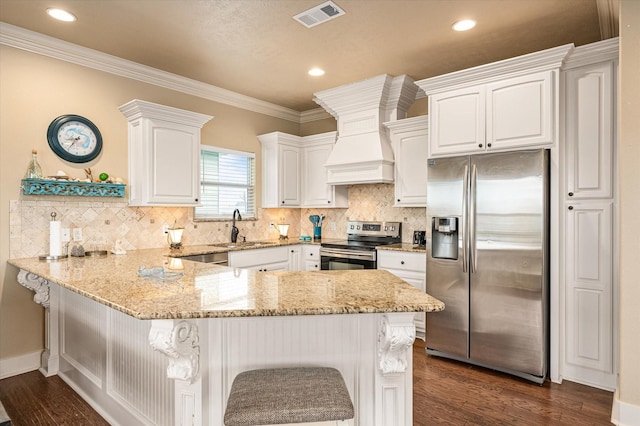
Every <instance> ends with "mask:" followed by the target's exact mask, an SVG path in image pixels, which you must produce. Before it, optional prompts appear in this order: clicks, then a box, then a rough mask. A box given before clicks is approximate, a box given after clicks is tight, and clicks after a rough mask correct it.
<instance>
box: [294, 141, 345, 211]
mask: <svg viewBox="0 0 640 426" xmlns="http://www.w3.org/2000/svg"><path fill="white" fill-rule="evenodd" d="M300 140H301V143H302V185H303V186H302V207H320V208H330V207H341V208H347V207H349V200H348V187H347V186H345V185H328V184H327V169H326V168H325V166H324V165H325V163H326V162H327V158H329V154H331V150H332V149H333V146H334V144H335V142H336V132H328V133H322V134H319V135H312V136H304V137H302V138H300Z"/></svg>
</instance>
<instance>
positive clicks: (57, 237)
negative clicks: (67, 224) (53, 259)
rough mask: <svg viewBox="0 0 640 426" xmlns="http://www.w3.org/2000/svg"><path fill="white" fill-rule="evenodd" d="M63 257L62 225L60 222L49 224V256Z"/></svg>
mask: <svg viewBox="0 0 640 426" xmlns="http://www.w3.org/2000/svg"><path fill="white" fill-rule="evenodd" d="M60 255H62V224H61V223H60V221H59V220H52V221H51V222H49V256H60Z"/></svg>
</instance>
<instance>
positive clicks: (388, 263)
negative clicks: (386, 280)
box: [378, 250, 427, 340]
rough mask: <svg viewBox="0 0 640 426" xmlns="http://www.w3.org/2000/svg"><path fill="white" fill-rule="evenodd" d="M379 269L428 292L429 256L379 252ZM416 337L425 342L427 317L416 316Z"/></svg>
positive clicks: (390, 251) (423, 315) (419, 314)
mask: <svg viewBox="0 0 640 426" xmlns="http://www.w3.org/2000/svg"><path fill="white" fill-rule="evenodd" d="M378 269H385V270H387V271H389V272H391V273H392V274H393V275H395V276H397V277H398V278H402V279H403V280H405V281H406V282H408V283H409V284H411V285H413V286H414V287H416V288H417V289H419V290H422V291H425V292H426V291H427V281H426V280H427V254H426V252H424V253H416V252H413V253H410V252H403V251H395V250H378ZM415 324H416V336H417V337H419V338H421V339H422V340H424V338H425V330H426V328H425V327H426V315H425V313H424V312H419V313H417V314H416V319H415Z"/></svg>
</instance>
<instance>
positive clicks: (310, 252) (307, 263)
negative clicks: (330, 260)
mask: <svg viewBox="0 0 640 426" xmlns="http://www.w3.org/2000/svg"><path fill="white" fill-rule="evenodd" d="M302 259H303V263H304V264H303V267H304V270H305V271H319V270H320V246H319V245H303V246H302Z"/></svg>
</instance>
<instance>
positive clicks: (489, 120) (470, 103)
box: [429, 71, 557, 157]
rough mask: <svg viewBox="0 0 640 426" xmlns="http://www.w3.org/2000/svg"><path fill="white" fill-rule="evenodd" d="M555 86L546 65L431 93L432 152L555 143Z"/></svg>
mask: <svg viewBox="0 0 640 426" xmlns="http://www.w3.org/2000/svg"><path fill="white" fill-rule="evenodd" d="M556 86H557V84H555V85H554V74H553V72H552V71H544V72H540V73H535V74H530V75H525V76H519V77H514V78H508V79H504V80H500V81H496V82H494V83H490V84H486V85H481V86H472V87H468V88H464V89H458V90H452V91H447V92H444V93H439V94H436V95H434V96H433V98H431V97H430V98H429V111H430V115H429V117H431V118H430V127H431V129H432V133H431V139H430V156H431V157H437V156H448V155H453V154H473V153H482V152H485V151H497V150H501V151H505V150H513V149H519V148H530V147H547V146H551V145H553V143H554V141H555V131H554V129H555V128H556V123H557V110H556V108H555V100H556V96H557V95H556V93H557V90H556Z"/></svg>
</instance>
